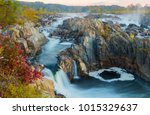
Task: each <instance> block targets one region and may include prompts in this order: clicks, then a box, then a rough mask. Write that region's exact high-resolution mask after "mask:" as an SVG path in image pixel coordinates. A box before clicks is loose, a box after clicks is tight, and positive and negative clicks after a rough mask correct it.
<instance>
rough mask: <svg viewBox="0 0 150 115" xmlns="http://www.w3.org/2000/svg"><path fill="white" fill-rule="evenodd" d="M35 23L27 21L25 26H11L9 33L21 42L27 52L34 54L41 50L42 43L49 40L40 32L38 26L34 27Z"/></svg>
mask: <svg viewBox="0 0 150 115" xmlns="http://www.w3.org/2000/svg"><path fill="white" fill-rule="evenodd" d="M34 26H35V25H34V23H32V22H26V23H25V24H24V25H23V26H19V25H16V26H13V27H9V29H8V30H7V31H8V32H7V33H10V35H11V37H12V38H13V39H15V40H16V42H17V43H19V44H20V45H21V46H22V48H23V49H24V51H25V53H26V54H28V55H30V56H33V55H35V54H36V53H37V52H38V51H39V50H40V47H41V45H42V44H44V43H46V42H47V39H46V38H45V36H44V35H43V34H42V33H40V32H39V29H38V28H35V27H34Z"/></svg>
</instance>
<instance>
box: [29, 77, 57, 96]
mask: <svg viewBox="0 0 150 115" xmlns="http://www.w3.org/2000/svg"><path fill="white" fill-rule="evenodd" d="M29 87H32V88H35V89H36V90H38V91H39V92H41V94H42V97H43V98H54V97H55V92H54V84H53V82H52V81H51V80H48V79H46V78H43V79H42V80H41V79H38V80H36V81H35V82H34V83H32V84H30V85H29Z"/></svg>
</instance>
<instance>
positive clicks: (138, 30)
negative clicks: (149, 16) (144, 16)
mask: <svg viewBox="0 0 150 115" xmlns="http://www.w3.org/2000/svg"><path fill="white" fill-rule="evenodd" d="M143 31H144V28H142V27H140V26H137V25H135V24H129V25H128V27H127V28H126V32H127V33H128V34H129V35H130V33H133V34H134V35H135V36H136V35H138V34H139V33H143Z"/></svg>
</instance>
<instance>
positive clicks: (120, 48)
mask: <svg viewBox="0 0 150 115" xmlns="http://www.w3.org/2000/svg"><path fill="white" fill-rule="evenodd" d="M138 33H139V32H138ZM53 35H57V36H60V37H61V40H62V41H73V42H74V45H72V47H71V48H68V49H66V50H65V51H62V52H61V53H60V54H59V58H58V59H59V63H58V65H59V66H60V68H62V69H63V70H64V71H65V72H66V73H67V74H68V76H69V78H70V79H72V78H73V69H72V67H73V62H74V61H76V63H77V69H78V75H79V76H80V77H85V76H88V72H89V71H92V70H94V71H96V70H98V69H101V68H109V67H120V68H123V69H126V70H127V71H129V72H131V73H133V74H136V75H138V76H140V77H142V78H143V79H145V80H147V81H150V77H149V76H150V68H149V67H150V45H149V44H150V40H149V39H139V38H136V37H135V36H131V35H130V34H128V33H127V32H126V31H124V30H122V29H121V27H120V26H117V25H115V24H112V25H110V24H108V23H104V22H102V21H100V20H97V19H93V18H84V19H81V18H74V19H68V20H66V21H64V23H63V25H62V26H60V27H59V29H58V30H57V31H55V32H54V33H53Z"/></svg>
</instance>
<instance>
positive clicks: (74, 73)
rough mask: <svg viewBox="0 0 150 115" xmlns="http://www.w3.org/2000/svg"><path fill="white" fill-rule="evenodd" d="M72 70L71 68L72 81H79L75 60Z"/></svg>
mask: <svg viewBox="0 0 150 115" xmlns="http://www.w3.org/2000/svg"><path fill="white" fill-rule="evenodd" d="M72 68H73V75H74V79H79V76H78V68H77V62H76V61H75V60H73V67H72Z"/></svg>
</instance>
